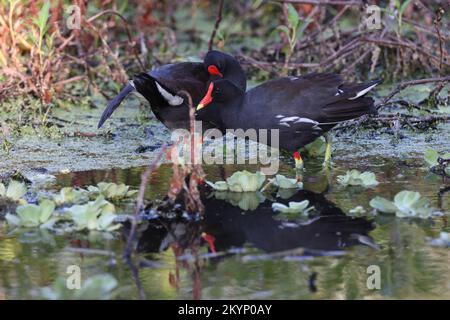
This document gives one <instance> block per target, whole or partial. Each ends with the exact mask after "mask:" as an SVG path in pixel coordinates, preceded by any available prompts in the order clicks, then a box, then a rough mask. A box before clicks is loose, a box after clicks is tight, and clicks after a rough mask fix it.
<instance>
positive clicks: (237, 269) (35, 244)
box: [0, 156, 450, 299]
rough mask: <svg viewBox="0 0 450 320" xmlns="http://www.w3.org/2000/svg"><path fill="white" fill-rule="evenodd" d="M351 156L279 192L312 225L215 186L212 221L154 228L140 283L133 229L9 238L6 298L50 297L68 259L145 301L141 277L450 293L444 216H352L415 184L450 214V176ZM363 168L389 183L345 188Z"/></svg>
mask: <svg viewBox="0 0 450 320" xmlns="http://www.w3.org/2000/svg"><path fill="white" fill-rule="evenodd" d="M340 159H341V158H340V157H339V156H338V157H337V158H336V160H335V161H334V165H333V169H332V170H331V171H329V170H328V171H320V170H308V171H307V172H306V176H305V190H303V191H300V192H298V193H296V194H294V195H292V196H291V197H290V198H289V200H283V199H282V197H279V198H277V199H276V201H278V202H284V203H287V202H288V201H301V200H304V199H308V200H309V201H310V204H311V205H314V206H315V208H316V211H317V214H316V215H315V216H314V218H313V219H310V220H307V221H302V222H300V223H296V224H293V223H285V222H282V221H280V220H277V219H275V218H274V214H273V212H272V209H271V203H272V201H271V200H273V199H265V200H264V199H263V198H260V197H258V196H256V195H254V194H246V195H236V197H238V198H234V199H232V200H229V201H223V200H219V199H217V198H216V197H214V196H213V195H212V194H210V192H209V193H208V194H204V195H203V200H204V204H205V208H206V216H205V219H204V220H203V221H186V220H183V219H178V220H168V219H153V220H149V221H148V222H146V223H144V224H143V225H141V226H140V228H139V238H138V243H137V251H138V254H137V255H136V256H135V257H134V259H133V261H134V262H135V263H136V264H137V265H138V266H139V268H138V279H139V280H138V281H136V279H135V278H133V275H132V273H131V272H130V268H129V266H128V265H126V264H124V262H123V260H122V253H123V250H124V246H125V237H124V236H123V233H127V232H128V230H127V228H126V227H125V228H123V230H122V231H120V232H119V234H121V235H116V236H115V237H105V236H104V235H102V234H95V233H91V234H87V233H77V234H64V235H55V234H52V233H50V232H46V231H45V230H33V231H24V232H21V233H19V234H14V235H6V234H1V233H0V270H2V272H1V273H0V274H1V275H0V295H2V298H6V299H14V298H19V299H26V298H37V299H39V298H41V296H40V288H42V287H46V286H49V285H51V284H52V283H53V281H54V280H55V279H56V278H57V277H58V276H63V277H65V276H67V274H66V268H67V266H68V265H72V264H74V265H79V266H80V267H81V270H82V277H89V276H92V275H96V274H102V273H110V274H112V275H113V276H114V277H115V278H116V279H117V280H118V282H119V286H118V289H117V290H116V293H115V298H125V299H133V298H138V290H137V283H138V284H139V282H140V285H142V289H143V292H144V293H145V296H146V298H148V299H179V298H182V299H199V298H201V299H211V298H213V299H217V298H219V299H220V298H230V299H235V298H237V299H240V298H243V299H324V298H326V299H329V298H333V299H334V298H337V299H361V298H369V299H378V298H389V299H390V298H394V299H395V298H426V299H428V298H429V299H436V298H447V299H449V298H450V265H449V262H450V253H449V252H450V251H449V250H448V249H447V248H440V247H434V246H431V245H429V243H428V241H429V239H428V238H435V237H437V236H438V235H439V232H441V231H447V232H448V231H450V229H449V227H448V225H447V221H446V218H445V217H442V218H434V219H432V220H431V219H430V220H411V219H399V218H394V217H392V216H383V215H378V216H375V217H370V215H369V216H366V217H351V215H350V214H349V213H348V212H349V210H350V209H352V208H354V207H356V206H357V205H361V206H363V207H364V208H365V209H366V210H367V211H370V207H369V205H368V203H369V201H370V200H371V199H372V198H373V197H375V196H376V195H381V196H384V197H386V198H389V199H392V198H393V196H394V195H395V194H396V193H397V192H399V191H401V190H404V189H408V190H415V191H419V192H420V193H421V194H422V195H423V196H426V197H428V198H429V199H430V200H431V202H432V205H433V206H434V207H438V208H440V209H441V210H442V211H443V212H447V213H448V212H449V210H450V194H443V195H442V196H439V190H440V188H441V187H443V186H445V184H446V183H447V184H448V182H445V181H443V179H442V177H439V176H437V175H434V174H431V173H429V172H428V170H427V169H426V168H424V166H423V163H422V162H420V161H415V160H414V159H412V160H411V159H409V160H407V161H405V160H402V159H399V158H393V159H392V158H390V159H387V158H380V157H372V158H361V159H357V158H353V160H352V163H358V166H355V165H352V163H349V161H348V160H340ZM313 165H314V164H312V165H310V168H313V167H314V166H313ZM316 167H317V166H316ZM355 167H356V168H358V169H360V170H370V171H373V172H374V173H375V174H376V175H377V179H378V180H379V181H380V184H379V185H378V186H377V187H376V188H373V189H363V188H360V187H352V188H343V187H340V186H338V185H337V183H336V176H337V175H339V174H342V173H344V172H345V171H346V170H348V169H351V168H355ZM242 168H243V167H233V166H225V167H220V166H215V167H206V168H205V171H206V173H207V174H208V179H209V180H212V181H216V180H219V179H220V180H221V179H223V177H227V176H229V175H231V174H232V173H233V172H234V171H235V170H237V169H242ZM247 168H249V169H253V171H255V169H256V168H254V167H253V168H252V167H247ZM142 170H143V168H133V169H125V170H123V169H117V170H108V171H102V170H96V171H87V172H75V173H70V174H65V175H60V176H59V177H58V179H57V183H58V185H60V186H86V185H92V184H96V183H97V182H99V181H113V182H123V183H125V184H128V185H130V186H133V187H138V185H139V183H140V175H141V173H142ZM282 172H283V173H284V174H286V175H289V176H292V175H293V173H292V171H291V170H290V166H289V165H283V167H282ZM171 173H172V169H171V166H170V165H162V166H161V167H160V168H159V170H158V171H157V172H154V173H153V174H152V176H151V180H150V181H151V185H150V187H149V188H148V189H147V193H146V198H147V199H157V198H161V197H162V196H163V195H164V194H165V193H166V191H167V189H168V183H169V182H168V181H169V180H170V179H169V178H170V176H171ZM282 196H284V197H287V196H288V195H282ZM258 202H260V204H259V206H257V208H256V209H254V210H243V209H242V208H241V207H242V206H244V205H246V206H247V207H248V206H249V205H250V206H253V207H256V205H257V203H258ZM239 204H240V205H241V207H239ZM124 210H127V209H124ZM128 210H130V208H128ZM119 213H120V212H119ZM0 232H3V231H0ZM213 252H216V253H213ZM371 265H375V266H377V267H379V269H380V272H381V288H380V289H379V290H377V289H375V290H370V289H368V287H367V278H368V276H369V274H368V273H367V268H368V267H369V266H371Z"/></svg>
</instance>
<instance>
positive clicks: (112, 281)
mask: <svg viewBox="0 0 450 320" xmlns="http://www.w3.org/2000/svg"><path fill="white" fill-rule="evenodd" d="M74 285H76V284H75V283H74ZM117 285H118V282H117V280H116V278H114V277H113V276H112V275H110V274H99V275H95V276H92V277H89V278H87V279H83V281H81V283H80V288H79V289H77V290H71V289H69V288H68V287H67V278H66V277H59V278H57V279H56V280H55V281H54V282H53V285H52V286H51V287H46V288H43V289H41V291H40V293H41V296H42V297H43V298H44V299H48V300H80V299H84V300H108V299H111V298H112V297H113V296H114V294H115V292H114V289H116V288H117Z"/></svg>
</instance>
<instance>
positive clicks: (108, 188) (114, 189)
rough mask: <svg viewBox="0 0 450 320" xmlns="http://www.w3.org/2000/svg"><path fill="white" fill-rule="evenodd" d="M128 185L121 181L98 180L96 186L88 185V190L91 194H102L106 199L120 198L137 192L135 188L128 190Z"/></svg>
mask: <svg viewBox="0 0 450 320" xmlns="http://www.w3.org/2000/svg"><path fill="white" fill-rule="evenodd" d="M129 189H130V187H129V186H127V185H125V184H123V183H121V184H116V183H113V182H100V183H98V184H97V186H96V187H95V186H89V187H88V191H89V192H90V193H93V194H97V195H102V196H104V197H105V199H108V200H122V199H125V198H130V197H132V196H134V195H135V194H137V192H138V191H137V190H129Z"/></svg>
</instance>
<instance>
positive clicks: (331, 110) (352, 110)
mask: <svg viewBox="0 0 450 320" xmlns="http://www.w3.org/2000/svg"><path fill="white" fill-rule="evenodd" d="M323 111H324V113H325V118H326V120H325V121H326V122H330V123H332V122H342V121H347V120H351V119H355V118H358V117H360V116H362V115H365V114H376V113H377V109H376V108H375V106H374V101H373V99H372V98H368V97H364V98H358V99H355V100H341V101H338V102H335V103H333V104H329V105H327V106H326V107H324V108H323Z"/></svg>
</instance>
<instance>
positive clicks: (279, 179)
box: [270, 174, 303, 189]
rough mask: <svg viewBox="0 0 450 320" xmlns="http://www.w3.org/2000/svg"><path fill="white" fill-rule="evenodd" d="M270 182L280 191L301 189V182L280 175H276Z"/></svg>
mask: <svg viewBox="0 0 450 320" xmlns="http://www.w3.org/2000/svg"><path fill="white" fill-rule="evenodd" d="M270 182H271V183H273V184H274V185H275V186H277V187H278V188H281V189H301V188H303V182H300V181H297V179H290V178H286V177H285V176H283V175H281V174H277V175H276V176H275V178H273V179H270Z"/></svg>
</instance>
